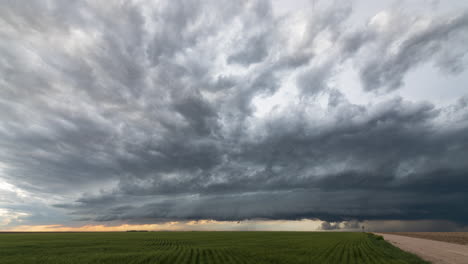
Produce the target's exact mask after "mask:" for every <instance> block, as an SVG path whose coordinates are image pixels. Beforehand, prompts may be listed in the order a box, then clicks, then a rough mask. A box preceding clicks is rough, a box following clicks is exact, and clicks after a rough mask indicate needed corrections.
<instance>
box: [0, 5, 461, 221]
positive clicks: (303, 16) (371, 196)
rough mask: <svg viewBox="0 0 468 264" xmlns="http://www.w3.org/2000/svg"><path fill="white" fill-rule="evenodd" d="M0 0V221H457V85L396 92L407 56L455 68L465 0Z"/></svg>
mask: <svg viewBox="0 0 468 264" xmlns="http://www.w3.org/2000/svg"><path fill="white" fill-rule="evenodd" d="M1 5H2V8H1V9H0V25H1V27H0V37H1V39H2V41H1V42H0V73H1V74H0V209H2V208H3V209H2V210H3V212H8V214H9V215H11V217H9V218H8V219H10V220H8V222H7V221H6V220H5V221H4V222H5V223H4V225H15V224H18V223H20V220H21V222H22V223H26V224H43V223H46V222H50V221H51V219H52V218H53V219H55V221H58V222H61V223H62V222H63V223H65V222H67V221H70V222H86V223H102V222H105V223H111V222H112V223H135V224H140V223H154V222H165V221H174V220H180V221H189V220H201V219H213V220H219V221H241V220H246V219H276V220H299V219H320V220H324V221H327V222H326V223H325V224H324V226H323V228H324V229H335V228H337V227H338V226H337V224H330V223H338V222H344V223H352V225H353V226H358V225H357V224H356V223H357V222H356V221H369V220H424V221H426V220H428V221H430V220H434V221H448V222H452V223H455V224H458V225H461V226H466V225H468V209H467V207H466V205H465V202H466V201H468V92H466V91H465V93H460V94H456V95H454V96H453V97H452V98H451V99H452V100H451V102H450V103H448V104H447V103H441V102H438V101H428V100H423V99H414V98H407V97H405V94H404V93H399V91H400V90H402V89H411V87H408V86H407V85H406V84H405V78H406V76H407V75H410V74H411V73H412V72H413V71H415V70H417V69H418V67H422V66H427V67H432V68H434V71H435V72H436V73H437V74H438V75H439V76H440V78H441V79H443V78H456V77H460V76H466V72H465V66H466V54H467V53H468V48H466V43H467V40H468V6H465V7H464V8H456V9H455V8H454V9H450V8H449V10H448V11H444V12H443V11H438V10H439V9H437V8H435V9H434V8H430V7H427V8H420V9H417V10H413V11H411V10H410V9H409V5H408V9H405V7H407V6H406V5H407V3H405V2H402V3H400V4H399V5H398V6H395V5H393V6H389V7H386V8H382V9H379V10H376V11H375V12H374V11H373V10H372V11H369V13H368V14H367V13H366V14H365V15H360V16H359V18H356V13H359V11H360V10H359V9H356V6H354V5H353V4H351V3H349V2H348V1H335V2H333V3H330V4H327V3H325V1H324V2H319V3H318V4H317V5H310V6H306V7H305V8H300V9H294V10H292V11H284V12H278V3H277V2H270V1H262V0H258V1H257V0H252V1H218V0H216V1H192V0H177V1H115V2H114V1H110V2H109V1H75V2H73V3H68V2H67V3H63V2H62V1H48V2H43V1H28V2H27V3H20V2H18V1H3V2H2V3H1ZM439 5H441V6H440V10H442V9H443V8H442V7H444V6H442V3H440V4H439ZM448 6H450V4H448ZM349 68H351V70H350V69H349ZM346 74H351V75H353V74H354V75H355V76H356V78H355V81H354V82H346V81H345V82H343V81H340V80H341V79H340V78H344V77H343V76H346ZM353 80H354V79H353ZM465 80H468V79H466V78H465ZM457 85H459V86H463V87H466V86H467V85H468V82H464V83H457ZM439 88H440V89H450V88H451V87H439ZM350 91H351V92H350ZM430 92H431V91H428V93H430ZM356 94H357V95H358V97H362V98H367V100H368V102H366V103H362V102H357V101H353V100H352V98H355V97H356ZM2 210H0V212H2ZM4 214H5V215H6V214H7V213H4ZM0 216H1V214H0ZM5 219H6V218H5ZM328 222H330V223H328ZM1 224H2V221H1V220H0V228H1ZM349 225H350V226H351V224H349Z"/></svg>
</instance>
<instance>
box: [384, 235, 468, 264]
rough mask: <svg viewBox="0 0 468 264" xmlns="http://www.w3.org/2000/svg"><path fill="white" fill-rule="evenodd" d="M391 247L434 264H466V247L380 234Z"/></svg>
mask: <svg viewBox="0 0 468 264" xmlns="http://www.w3.org/2000/svg"><path fill="white" fill-rule="evenodd" d="M378 235H381V236H383V237H384V238H385V240H387V241H388V242H390V243H392V244H393V245H395V246H397V247H399V248H401V249H402V250H405V251H408V252H411V253H413V254H416V255H418V256H420V257H421V258H423V259H425V260H427V261H430V262H432V263H434V264H438V263H441V264H446V263H450V264H467V263H468V246H467V245H458V244H453V243H447V242H441V241H435V240H429V239H422V238H414V237H406V236H399V235H390V234H380V233H378Z"/></svg>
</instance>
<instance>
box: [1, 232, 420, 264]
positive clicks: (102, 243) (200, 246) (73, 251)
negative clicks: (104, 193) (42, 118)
mask: <svg viewBox="0 0 468 264" xmlns="http://www.w3.org/2000/svg"><path fill="white" fill-rule="evenodd" d="M0 263H109V264H111V263H112V264H114V263H167V264H176V263H188V264H190V263H207V264H215V263H242V264H248V263H256V264H261V263H382V264H384V263H426V262H424V261H422V260H420V259H419V258H417V257H416V256H414V255H411V254H409V253H406V252H403V251H401V250H400V249H398V248H396V247H394V246H392V245H390V244H389V243H387V242H386V241H384V240H382V239H381V238H379V237H377V236H375V235H372V234H367V233H343V232H328V233H325V232H136V233H3V234H0Z"/></svg>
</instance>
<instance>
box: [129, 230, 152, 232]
mask: <svg viewBox="0 0 468 264" xmlns="http://www.w3.org/2000/svg"><path fill="white" fill-rule="evenodd" d="M127 232H148V230H127Z"/></svg>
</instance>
